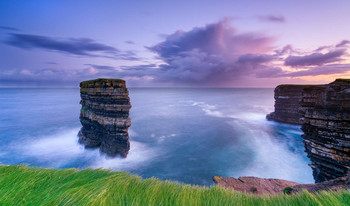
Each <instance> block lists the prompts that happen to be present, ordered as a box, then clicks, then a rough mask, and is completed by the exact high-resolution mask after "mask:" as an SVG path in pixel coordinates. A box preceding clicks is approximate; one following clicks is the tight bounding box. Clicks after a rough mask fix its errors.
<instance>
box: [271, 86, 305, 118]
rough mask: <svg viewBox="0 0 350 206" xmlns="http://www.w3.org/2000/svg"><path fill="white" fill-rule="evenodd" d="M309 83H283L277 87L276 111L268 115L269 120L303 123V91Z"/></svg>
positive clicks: (275, 96)
mask: <svg viewBox="0 0 350 206" xmlns="http://www.w3.org/2000/svg"><path fill="white" fill-rule="evenodd" d="M307 87H309V85H292V84H289V85H288V84H283V85H279V86H277V87H276V88H275V95H274V98H275V111H274V112H271V113H270V114H268V115H266V118H267V119H268V120H274V121H276V122H281V123H287V124H302V120H301V117H302V115H301V113H300V112H299V109H300V101H301V99H302V93H303V90H304V89H305V88H307Z"/></svg>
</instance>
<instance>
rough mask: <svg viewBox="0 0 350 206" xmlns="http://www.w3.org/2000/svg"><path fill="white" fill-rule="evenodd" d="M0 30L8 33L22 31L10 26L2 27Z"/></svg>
mask: <svg viewBox="0 0 350 206" xmlns="http://www.w3.org/2000/svg"><path fill="white" fill-rule="evenodd" d="M0 29H2V30H7V31H20V30H19V29H17V28H14V27H10V26H0Z"/></svg>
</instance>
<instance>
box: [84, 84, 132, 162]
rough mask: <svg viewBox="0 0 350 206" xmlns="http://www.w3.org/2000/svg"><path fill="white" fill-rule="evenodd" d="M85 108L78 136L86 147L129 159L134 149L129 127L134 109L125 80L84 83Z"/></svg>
mask: <svg viewBox="0 0 350 206" xmlns="http://www.w3.org/2000/svg"><path fill="white" fill-rule="evenodd" d="M80 96H81V101H80V104H81V105H82V108H81V111H80V122H81V124H82V126H83V127H82V128H81V130H80V132H79V134H78V136H79V142H80V143H81V144H84V145H85V147H86V148H95V147H99V148H100V151H101V152H103V153H106V154H107V155H109V156H116V155H118V154H119V155H121V156H122V157H126V156H127V154H128V151H129V149H130V143H129V135H128V128H129V126H130V125H131V119H130V118H129V110H130V108H131V104H130V99H129V96H128V89H127V88H126V85H125V81H124V80H121V79H96V80H90V81H84V82H81V83H80Z"/></svg>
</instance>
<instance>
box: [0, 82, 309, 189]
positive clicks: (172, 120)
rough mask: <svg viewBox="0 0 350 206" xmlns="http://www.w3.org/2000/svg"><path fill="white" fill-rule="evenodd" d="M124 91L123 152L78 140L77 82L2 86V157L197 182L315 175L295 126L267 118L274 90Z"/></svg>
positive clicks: (18, 161) (303, 178)
mask: <svg viewBox="0 0 350 206" xmlns="http://www.w3.org/2000/svg"><path fill="white" fill-rule="evenodd" d="M129 91H130V98H131V104H132V106H133V107H132V108H131V110H130V117H131V118H132V126H131V127H130V129H129V135H130V146H131V149H130V151H129V154H128V157H127V158H126V159H122V158H108V157H106V156H105V155H103V154H100V153H99V151H98V150H97V149H88V150H86V149H84V147H83V146H82V145H80V144H78V137H77V134H78V131H79V129H80V127H81V125H80V122H79V111H80V107H81V106H80V105H79V101H80V97H79V89H0V162H1V163H2V164H29V165H32V166H40V167H55V168H70V167H78V168H87V167H92V168H108V169H113V170H119V171H129V172H131V173H133V174H137V175H140V176H142V177H145V178H147V177H152V176H154V177H157V178H160V179H169V180H176V181H179V182H183V183H190V184H199V185H211V184H213V182H212V176H213V175H217V176H231V177H239V176H257V177H265V178H281V179H286V180H291V181H296V182H300V183H312V182H313V177H312V171H311V168H310V167H309V166H308V163H309V160H308V158H307V157H306V153H305V152H304V146H303V143H302V138H301V134H302V132H301V130H300V127H299V126H294V125H287V124H279V123H275V122H269V121H267V120H265V115H266V114H267V113H269V112H271V111H273V104H274V100H273V89H141V88H137V89H136V88H131V89H129Z"/></svg>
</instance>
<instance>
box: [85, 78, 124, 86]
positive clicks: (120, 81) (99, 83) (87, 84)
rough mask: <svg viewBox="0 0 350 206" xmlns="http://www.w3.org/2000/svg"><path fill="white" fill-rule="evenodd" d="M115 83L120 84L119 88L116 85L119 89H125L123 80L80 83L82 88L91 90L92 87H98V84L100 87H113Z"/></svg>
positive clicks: (97, 80) (94, 80)
mask: <svg viewBox="0 0 350 206" xmlns="http://www.w3.org/2000/svg"><path fill="white" fill-rule="evenodd" d="M113 83H116V84H119V85H118V86H117V85H115V86H117V87H118V88H125V80H122V79H102V78H100V79H93V80H87V81H83V82H80V87H81V88H89V87H90V86H91V85H96V84H98V85H99V86H98V87H107V84H109V85H112V84H113ZM94 87H95V86H94ZM96 87H97V86H96Z"/></svg>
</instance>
